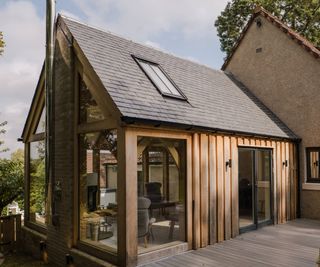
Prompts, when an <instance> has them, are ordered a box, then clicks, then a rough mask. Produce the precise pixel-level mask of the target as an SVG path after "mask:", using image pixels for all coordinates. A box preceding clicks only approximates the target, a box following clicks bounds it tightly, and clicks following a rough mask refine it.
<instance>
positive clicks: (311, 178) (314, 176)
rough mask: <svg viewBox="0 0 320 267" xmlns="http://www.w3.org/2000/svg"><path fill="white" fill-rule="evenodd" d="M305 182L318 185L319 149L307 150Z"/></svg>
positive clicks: (319, 179) (319, 178) (319, 180)
mask: <svg viewBox="0 0 320 267" xmlns="http://www.w3.org/2000/svg"><path fill="white" fill-rule="evenodd" d="M306 153H307V155H306V156H307V182H308V183H320V147H313V148H307V150H306Z"/></svg>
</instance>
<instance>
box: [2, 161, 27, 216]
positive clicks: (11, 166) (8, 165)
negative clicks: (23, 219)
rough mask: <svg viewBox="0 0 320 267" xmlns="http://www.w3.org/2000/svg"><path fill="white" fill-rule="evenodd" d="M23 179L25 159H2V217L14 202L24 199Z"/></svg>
mask: <svg viewBox="0 0 320 267" xmlns="http://www.w3.org/2000/svg"><path fill="white" fill-rule="evenodd" d="M23 178H24V167H23V158H22V159H21V158H15V159H0V215H1V213H2V210H3V208H4V207H6V206H7V205H8V204H10V203H11V202H12V201H13V200H15V199H17V198H20V200H21V199H22V194H23ZM18 200H19V199H18Z"/></svg>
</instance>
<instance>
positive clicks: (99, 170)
mask: <svg viewBox="0 0 320 267" xmlns="http://www.w3.org/2000/svg"><path fill="white" fill-rule="evenodd" d="M79 85H80V88H79V90H80V92H79V122H80V124H79V126H81V129H82V130H81V132H79V134H78V142H79V146H78V151H79V170H78V175H79V183H78V184H79V195H78V200H79V224H78V225H79V242H80V244H81V245H84V246H85V247H86V249H90V250H91V248H92V247H95V248H98V249H103V250H104V251H107V252H110V253H111V254H116V253H117V247H118V246H117V243H118V231H117V228H118V227H117V225H118V201H117V183H118V179H117V178H118V168H117V164H118V163H117V131H116V130H115V129H105V128H104V127H103V126H101V128H100V126H99V127H98V128H97V129H96V130H94V131H92V127H91V126H90V125H91V124H90V123H91V122H94V121H101V120H103V119H104V116H103V115H102V111H101V109H100V107H99V105H98V104H97V102H96V101H95V99H94V98H93V96H92V95H93V94H92V92H91V88H89V89H88V88H87V86H86V85H85V83H84V82H83V81H81V82H80V83H79ZM91 251H92V250H91Z"/></svg>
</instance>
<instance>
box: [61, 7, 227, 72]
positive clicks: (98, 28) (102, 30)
mask: <svg viewBox="0 0 320 267" xmlns="http://www.w3.org/2000/svg"><path fill="white" fill-rule="evenodd" d="M58 15H59V16H61V17H62V18H63V19H67V20H70V21H73V22H76V23H78V24H81V25H84V26H86V27H89V28H92V29H95V30H97V31H101V32H103V33H107V34H110V35H113V36H116V37H119V38H122V39H125V40H127V41H130V42H132V43H135V44H138V45H142V46H145V47H149V48H151V49H154V50H156V51H159V52H161V53H164V54H167V55H169V56H173V57H176V58H179V59H181V60H185V61H188V62H191V63H193V64H196V65H198V66H202V67H205V68H208V69H209V70H211V71H216V72H223V71H221V70H219V69H214V68H212V67H211V66H208V65H206V64H204V63H199V62H197V61H195V60H192V59H189V58H185V57H182V56H178V55H176V54H173V53H172V52H170V51H167V50H165V49H161V48H158V47H154V46H152V45H148V44H145V43H141V42H138V41H135V40H132V39H130V38H128V37H126V36H123V35H121V34H118V33H114V32H112V31H110V30H106V29H103V28H100V27H96V26H92V25H90V24H88V23H85V22H82V21H80V20H78V19H75V18H72V17H68V16H66V15H64V14H61V13H59V14H58Z"/></svg>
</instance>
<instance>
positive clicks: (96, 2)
mask: <svg viewBox="0 0 320 267" xmlns="http://www.w3.org/2000/svg"><path fill="white" fill-rule="evenodd" d="M56 2H57V12H60V13H63V14H65V15H67V16H69V17H73V18H75V19H77V20H80V21H83V22H86V23H88V24H91V25H93V26H96V27H99V28H102V29H106V30H109V31H112V32H114V33H117V34H120V35H123V36H125V37H128V38H130V39H132V40H135V41H138V42H141V43H145V44H148V45H151V46H154V47H157V48H160V49H162V50H166V51H169V52H171V53H173V54H175V55H178V56H180V57H184V58H188V59H191V60H193V61H197V62H200V63H202V64H206V65H209V66H210V67H212V68H215V69H219V68H220V67H221V65H222V62H223V57H224V54H223V53H222V52H221V51H220V48H219V47H220V44H219V40H218V38H217V34H216V30H215V27H214V21H215V19H216V17H217V16H218V15H219V14H220V12H221V11H222V10H223V9H224V7H225V5H226V3H227V2H228V0H57V1H56ZM45 3H46V1H45V0H24V1H22V0H1V1H0V31H3V33H4V38H5V41H6V47H5V52H4V54H3V55H2V56H1V57H0V90H1V96H0V122H1V121H4V120H7V121H8V125H7V127H6V129H7V133H6V135H5V136H1V138H2V139H3V140H4V141H5V142H6V146H7V147H9V148H10V152H8V153H4V154H0V157H5V156H9V155H10V154H11V153H12V152H13V151H15V150H16V149H17V148H19V147H22V144H21V143H18V142H17V141H16V140H17V138H18V137H20V136H21V132H22V128H23V126H24V122H25V119H26V116H27V114H28V110H29V107H30V103H31V99H32V96H33V93H34V90H35V86H36V84H37V82H38V78H39V74H40V69H41V67H42V64H43V60H44V55H45V17H44V16H45Z"/></svg>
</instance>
